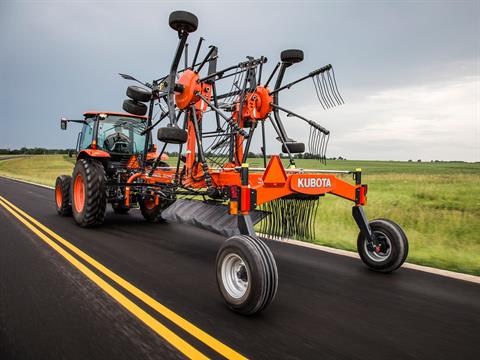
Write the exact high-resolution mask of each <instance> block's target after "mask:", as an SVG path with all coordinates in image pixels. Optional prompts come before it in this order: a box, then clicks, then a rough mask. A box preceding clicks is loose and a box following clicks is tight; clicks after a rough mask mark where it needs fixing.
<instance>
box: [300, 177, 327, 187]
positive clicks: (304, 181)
mask: <svg viewBox="0 0 480 360" xmlns="http://www.w3.org/2000/svg"><path fill="white" fill-rule="evenodd" d="M297 186H298V187H299V188H321V187H326V188H329V187H332V183H331V182H330V179H329V178H298V183H297Z"/></svg>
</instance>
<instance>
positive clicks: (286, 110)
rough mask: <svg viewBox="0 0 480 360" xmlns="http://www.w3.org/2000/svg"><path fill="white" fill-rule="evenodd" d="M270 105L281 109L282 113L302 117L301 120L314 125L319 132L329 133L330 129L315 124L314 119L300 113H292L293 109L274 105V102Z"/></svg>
mask: <svg viewBox="0 0 480 360" xmlns="http://www.w3.org/2000/svg"><path fill="white" fill-rule="evenodd" d="M272 106H273V108H274V109H277V110H281V111H283V112H284V113H286V114H287V116H295V117H297V118H299V119H302V120H303V121H305V122H307V123H308V124H309V125H310V126H312V127H314V128H315V129H317V130H319V131H321V132H322V133H324V134H325V135H328V134H330V130H327V129H325V128H324V127H323V126H321V125H319V124H317V123H316V122H315V121H313V120H310V119H307V118H306V117H303V116H302V115H299V114H297V113H294V112H293V111H290V110H288V109H285V108H283V107H281V106H278V105H276V104H272Z"/></svg>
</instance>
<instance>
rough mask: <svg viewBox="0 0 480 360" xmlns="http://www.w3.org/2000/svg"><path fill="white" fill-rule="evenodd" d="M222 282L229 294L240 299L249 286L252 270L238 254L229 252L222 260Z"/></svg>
mask: <svg viewBox="0 0 480 360" xmlns="http://www.w3.org/2000/svg"><path fill="white" fill-rule="evenodd" d="M221 274H222V283H223V287H224V288H225V290H226V291H227V292H228V294H229V295H230V296H231V297H233V298H235V299H240V298H241V297H242V296H244V295H245V294H246V292H247V290H248V287H249V278H250V271H249V269H248V266H246V265H245V262H244V261H243V259H242V258H241V257H240V256H238V255H237V254H233V253H232V254H228V255H227V256H225V257H224V258H223V261H222V268H221Z"/></svg>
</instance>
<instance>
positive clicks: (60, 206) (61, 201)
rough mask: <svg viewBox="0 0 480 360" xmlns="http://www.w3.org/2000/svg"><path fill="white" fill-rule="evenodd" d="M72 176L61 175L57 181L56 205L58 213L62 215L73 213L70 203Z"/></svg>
mask: <svg viewBox="0 0 480 360" xmlns="http://www.w3.org/2000/svg"><path fill="white" fill-rule="evenodd" d="M71 181H72V177H71V176H68V175H61V176H59V177H57V180H56V181H55V205H56V208H57V213H58V214H59V215H62V216H70V215H72V205H71V203H70V183H71Z"/></svg>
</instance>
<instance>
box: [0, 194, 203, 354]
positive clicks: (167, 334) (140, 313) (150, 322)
mask: <svg viewBox="0 0 480 360" xmlns="http://www.w3.org/2000/svg"><path fill="white" fill-rule="evenodd" d="M0 198H1V197H0ZM2 199H3V198H2ZM0 205H2V206H3V207H4V208H5V209H6V210H8V211H9V212H10V213H11V214H12V215H13V216H15V217H16V218H17V219H18V220H20V221H21V222H22V223H23V224H24V225H25V226H26V227H28V228H29V229H30V230H32V232H33V233H35V234H36V235H37V236H38V237H39V238H41V239H42V240H43V241H45V242H46V243H47V244H48V245H50V246H51V247H52V248H53V249H54V250H55V251H56V252H58V253H59V254H60V255H62V256H63V257H64V258H65V259H66V260H67V261H69V262H70V263H71V264H72V265H73V266H75V267H76V268H77V269H78V270H80V271H81V272H82V273H83V274H84V275H85V276H86V277H88V278H89V279H90V280H92V281H93V282H94V283H95V284H97V285H98V286H99V287H100V288H101V289H102V290H103V291H105V292H106V293H107V294H108V295H110V296H111V297H112V298H114V299H115V300H116V301H118V302H119V303H120V304H121V305H122V306H123V307H125V308H126V309H127V310H128V311H130V312H131V313H132V314H133V315H135V316H136V317H137V318H138V319H140V320H141V321H143V322H144V323H145V325H147V326H148V327H150V328H151V329H152V330H153V331H155V332H156V333H157V334H158V335H160V336H161V337H163V338H164V339H165V340H166V341H168V342H169V343H170V344H172V345H173V346H174V347H175V348H177V349H178V350H179V351H181V352H182V353H183V354H185V355H186V356H187V357H189V358H191V359H208V357H206V356H205V355H203V354H202V353H201V352H200V351H198V350H197V349H195V348H194V347H193V346H191V345H190V344H189V343H187V342H186V341H185V340H183V339H181V338H180V337H179V336H178V335H176V334H175V333H174V332H173V331H171V330H170V329H168V328H167V327H166V326H164V325H163V324H161V323H160V322H159V321H157V320H156V319H155V318H154V317H152V316H150V315H149V314H147V313H146V312H145V311H144V310H142V309H141V308H140V307H139V306H137V305H135V303H133V302H132V301H131V300H129V299H128V298H127V297H126V296H125V295H123V294H122V293H120V292H119V291H118V290H116V289H115V288H114V287H112V286H111V285H110V284H109V283H107V282H106V281H105V280H103V279H102V278H101V277H99V276H98V275H97V274H95V273H94V272H93V271H92V270H90V269H89V268H87V267H86V266H85V265H83V264H82V263H81V262H80V261H78V260H77V259H76V258H74V257H73V256H72V255H70V254H69V253H68V252H67V251H65V250H64V249H62V248H61V247H60V246H59V245H58V244H56V243H55V242H54V241H53V240H51V239H49V238H48V237H47V236H46V235H45V234H43V233H42V232H40V231H39V230H38V229H37V228H35V227H34V226H33V225H32V224H30V223H29V222H28V221H26V220H25V219H24V218H23V217H21V216H20V215H19V214H18V213H17V212H15V211H14V210H13V209H12V208H11V207H10V206H8V205H7V204H5V203H4V202H3V201H1V200H0Z"/></svg>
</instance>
